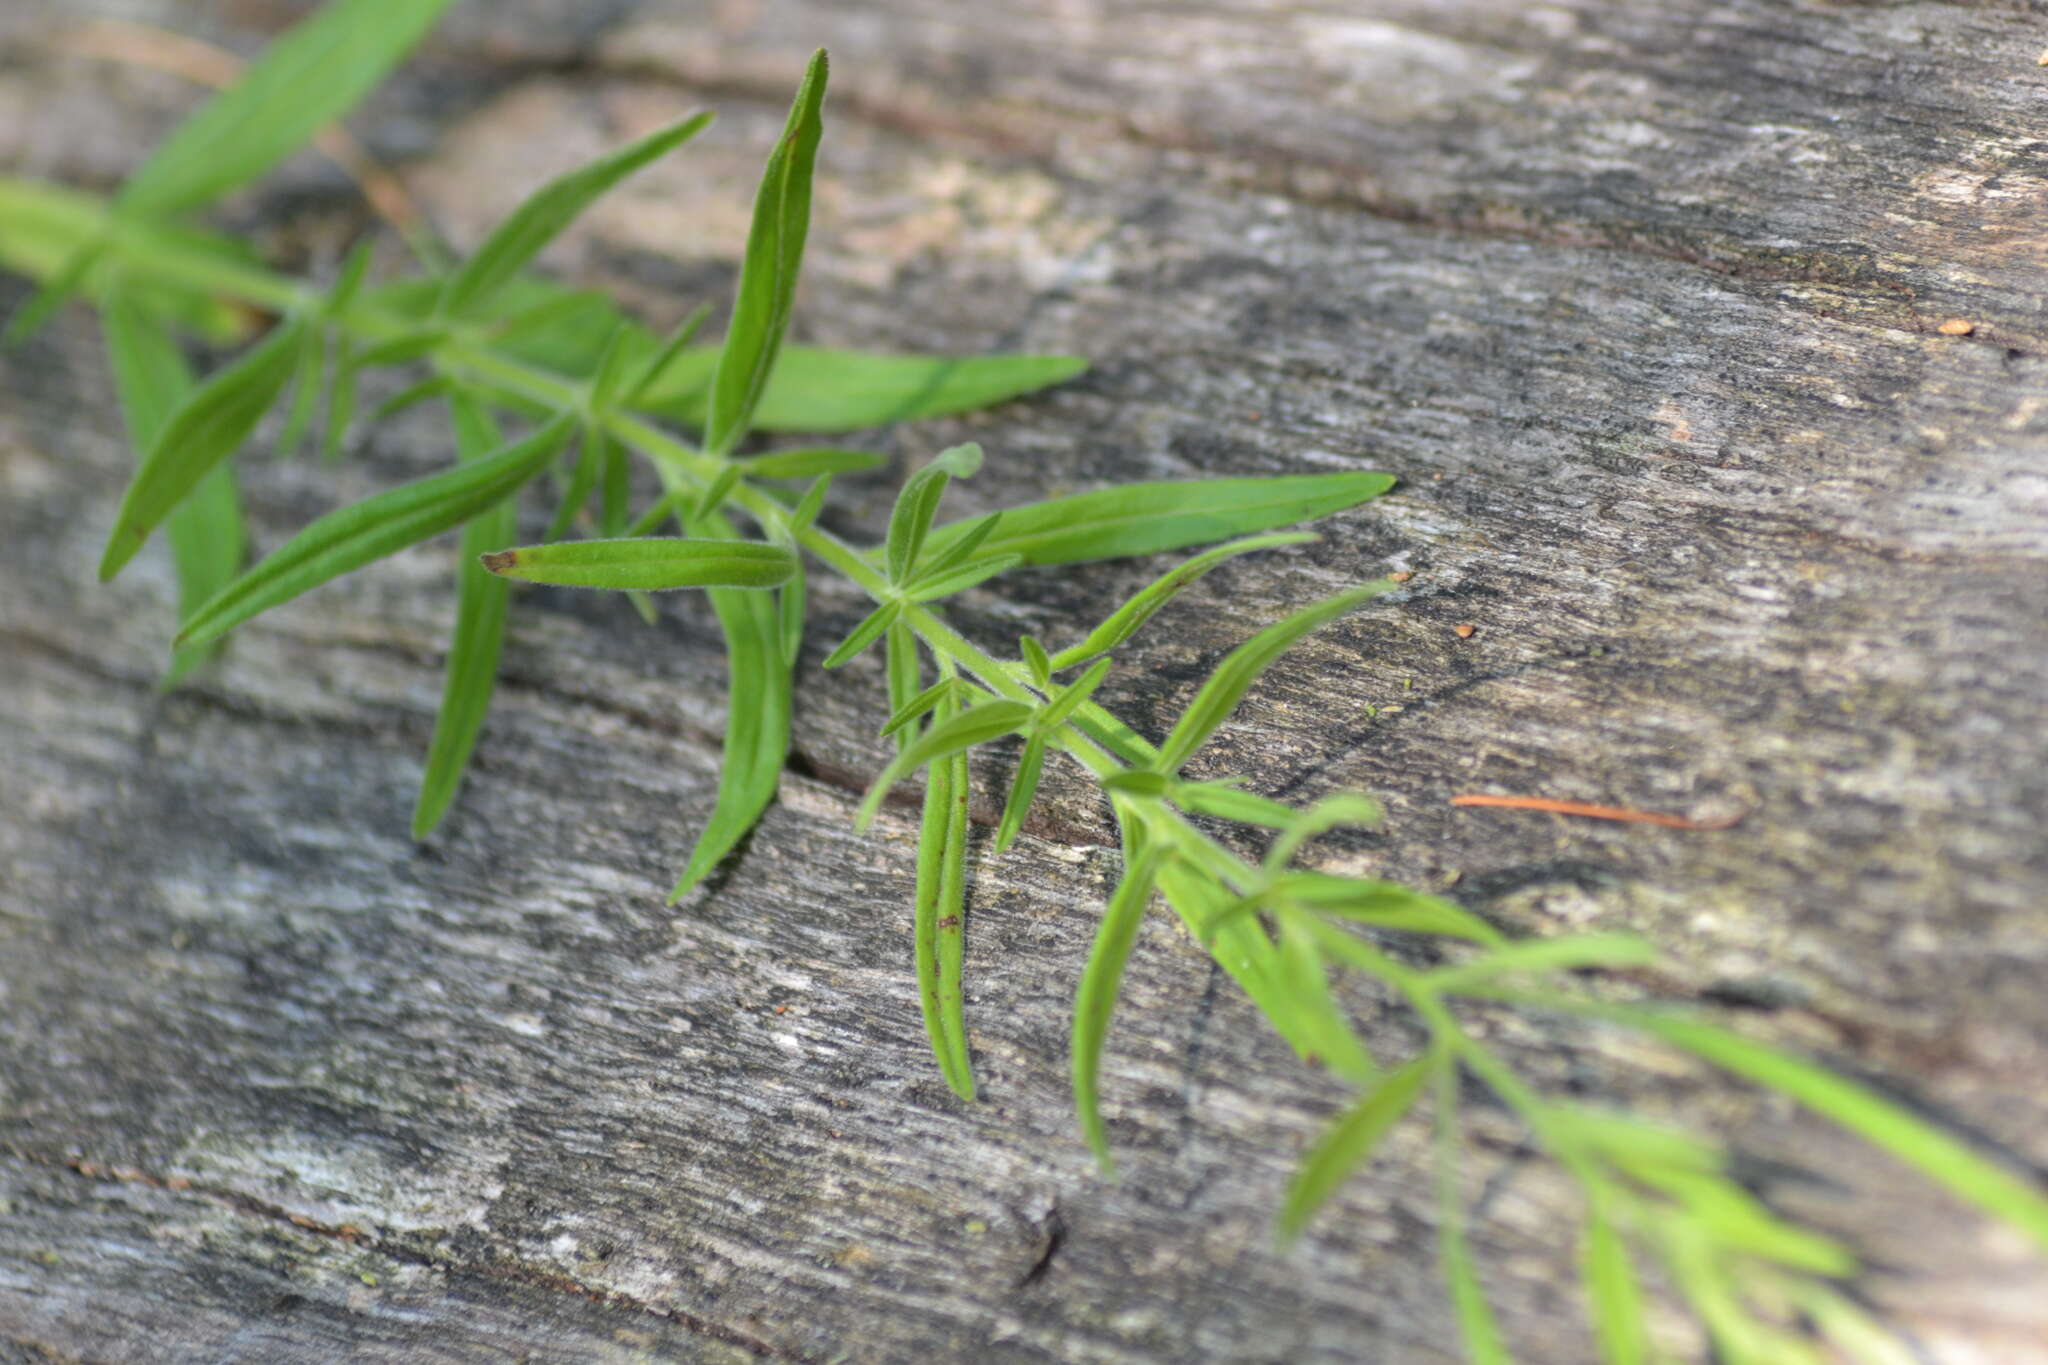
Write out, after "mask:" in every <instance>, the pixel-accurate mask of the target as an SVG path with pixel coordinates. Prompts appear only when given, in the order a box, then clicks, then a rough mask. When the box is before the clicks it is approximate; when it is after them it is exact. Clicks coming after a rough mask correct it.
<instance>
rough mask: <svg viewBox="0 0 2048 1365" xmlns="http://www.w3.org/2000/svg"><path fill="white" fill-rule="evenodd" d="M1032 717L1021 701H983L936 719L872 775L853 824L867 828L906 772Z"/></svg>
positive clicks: (1006, 731) (1009, 730) (1008, 731)
mask: <svg viewBox="0 0 2048 1365" xmlns="http://www.w3.org/2000/svg"><path fill="white" fill-rule="evenodd" d="M1030 719H1031V708H1030V707H1029V706H1026V705H1025V704H1024V703H1023V702H1021V701H1009V700H1007V699H1005V700H999V701H985V702H982V703H980V704H979V705H976V706H970V707H968V708H967V709H966V710H965V711H962V712H961V713H960V714H959V715H957V716H954V717H952V718H951V719H949V720H945V721H943V722H939V723H936V724H934V725H933V726H932V728H931V729H929V730H927V731H925V732H924V733H923V734H922V735H920V736H918V738H917V739H916V740H915V741H914V742H913V743H911V744H910V745H908V746H907V747H906V748H905V749H904V750H903V752H902V753H900V754H898V755H896V758H895V760H894V761H893V762H891V763H890V764H889V766H888V767H886V768H884V769H883V770H882V775H881V776H880V777H878V778H876V779H875V783H874V785H873V786H872V787H869V788H868V794H867V796H866V798H865V799H864V800H862V802H861V803H860V811H859V813H858V814H857V815H856V816H855V817H854V824H855V826H856V827H857V828H859V829H861V830H866V829H867V827H868V825H869V824H871V823H872V822H873V821H874V818H875V812H876V811H877V810H878V809H880V808H881V804H882V798H883V797H885V796H887V795H888V794H889V789H890V788H891V787H893V786H895V785H896V783H897V782H898V781H900V780H901V779H902V778H903V777H905V776H906V775H907V774H910V773H913V772H916V771H917V770H918V769H919V768H921V767H923V766H924V765H925V764H927V763H929V762H931V761H932V760H933V759H937V758H944V757H945V756H946V755H947V754H952V753H958V752H960V751H961V750H963V749H968V748H971V747H973V746H974V745H976V744H986V743H988V742H989V741H990V740H992V739H1001V738H1002V737H1003V736H1004V735H1007V734H1011V733H1013V732H1015V731H1017V730H1019V729H1022V728H1023V727H1024V725H1025V723H1026V722H1027V721H1029V720H1030Z"/></svg>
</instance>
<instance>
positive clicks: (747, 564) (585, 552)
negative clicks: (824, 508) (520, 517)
mask: <svg viewBox="0 0 2048 1365" xmlns="http://www.w3.org/2000/svg"><path fill="white" fill-rule="evenodd" d="M484 567H485V568H487V569H489V570H490V571H491V572H492V573H495V574H503V575H505V576H506V577H507V578H519V579H524V580H525V581H526V582H529V583H550V584H554V585H556V586H558V587H566V588H613V589H629V590H633V591H638V592H663V591H666V590H668V589H670V588H754V589H759V588H773V587H776V586H778V585H780V584H782V583H786V582H788V581H789V576H790V574H791V573H792V572H794V571H795V568H796V556H795V555H793V554H791V553H790V551H789V550H788V549H786V548H784V547H783V546H780V545H768V544H764V543H762V542H760V541H756V540H685V539H682V538H680V537H676V536H645V537H641V538H638V539H633V540H567V541H561V542H558V543H556V544H553V545H527V546H522V547H521V548H519V549H516V550H500V551H499V552H498V553H496V554H491V555H486V556H484ZM777 652H778V653H780V650H779V649H778V650H777Z"/></svg>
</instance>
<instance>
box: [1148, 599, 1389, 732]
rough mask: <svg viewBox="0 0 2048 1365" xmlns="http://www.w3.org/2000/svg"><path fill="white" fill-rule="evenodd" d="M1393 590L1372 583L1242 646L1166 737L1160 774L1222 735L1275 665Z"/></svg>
mask: <svg viewBox="0 0 2048 1365" xmlns="http://www.w3.org/2000/svg"><path fill="white" fill-rule="evenodd" d="M1391 586H1392V584H1391V583H1389V582H1388V581H1387V580H1385V579H1382V580H1381V581H1379V582H1377V583H1368V584H1367V585H1366V586H1364V587H1362V588H1352V589H1351V590H1349V591H1348V592H1340V593H1338V594H1337V595H1336V596H1335V597H1329V598H1325V599H1324V600H1323V601H1321V602H1318V603H1316V604H1315V605H1314V606H1312V607H1305V608H1303V609H1302V610H1300V611H1298V612H1296V613H1294V614H1293V615H1292V616H1289V617H1287V618H1286V619H1285V620H1282V621H1276V622H1275V623H1274V624H1272V625H1270V626H1267V627H1266V628H1265V629H1264V630H1262V631H1260V632H1259V633H1258V634H1257V635H1254V636H1253V637H1252V638H1251V639H1249V640H1247V641H1245V642H1244V643H1243V644H1241V645H1239V646H1238V647H1237V648H1236V649H1234V650H1232V651H1231V652H1230V653H1229V654H1228V655H1226V656H1225V657H1224V660H1223V662H1222V663H1220V664H1218V665H1217V666H1216V671H1215V672H1213V673H1211V674H1210V675H1209V678H1208V681H1206V682H1204V683H1203V684H1202V689H1201V691H1199V692H1197V693H1196V694H1195V699H1194V700H1193V701H1192V702H1189V703H1188V709H1187V710H1186V711H1184V712H1183V713H1182V714H1181V718H1180V721H1179V723H1178V724H1176V725H1175V726H1174V727H1173V733H1172V734H1170V735H1168V736H1167V737H1166V743H1164V744H1162V745H1161V746H1160V747H1159V768H1160V770H1161V771H1163V772H1177V771H1179V769H1180V766H1181V765H1182V764H1183V763H1186V762H1187V761H1188V759H1189V758H1190V757H1191V756H1192V755H1193V754H1194V752H1195V750H1197V749H1199V748H1201V747H1202V744H1203V743H1204V742H1205V741H1206V740H1207V739H1208V738H1209V736H1210V735H1212V734H1214V733H1215V732H1216V727H1217V726H1219V725H1221V724H1222V723H1223V721H1224V719H1225V718H1226V717H1228V716H1229V715H1230V713H1231V712H1232V711H1235V710H1236V709H1237V704H1238V702H1240V701H1241V700H1243V699H1244V694H1245V693H1246V692H1247V691H1249V690H1250V689H1251V685H1252V684H1253V683H1255V682H1257V681H1258V679H1259V675H1260V674H1262V673H1264V672H1265V671H1266V669H1267V668H1269V667H1270V666H1271V665H1272V664H1273V661H1274V660H1276V659H1278V658H1279V657H1280V656H1281V655H1282V654H1284V653H1285V652H1286V651H1287V650H1288V649H1289V648H1290V647H1292V646H1293V644H1294V643H1295V642H1296V641H1297V640H1299V639H1301V638H1302V637H1303V636H1304V635H1307V634H1309V633H1310V632H1312V631H1317V630H1321V629H1322V628H1323V627H1324V626H1326V625H1328V624H1329V623H1330V622H1332V621H1334V620H1336V619H1337V618H1338V617H1340V616H1342V615H1344V614H1345V613H1346V612H1348V611H1350V610H1352V609H1353V608H1355V607H1357V606H1358V605H1360V604H1361V603H1363V602H1366V601H1368V600H1369V599H1371V598H1374V597H1377V596H1379V595H1380V594H1381V593H1383V592H1385V591H1387V589H1388V588H1390V587H1391Z"/></svg>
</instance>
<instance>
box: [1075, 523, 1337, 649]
mask: <svg viewBox="0 0 2048 1365" xmlns="http://www.w3.org/2000/svg"><path fill="white" fill-rule="evenodd" d="M1315 539H1317V537H1316V536H1314V535H1313V534H1311V533H1309V532H1307V531H1282V532H1279V533H1277V534H1275V535H1269V536H1248V537H1246V538H1245V539H1243V540H1233V541H1231V542H1230V543H1229V544H1228V545H1218V546H1217V547H1216V548H1215V549H1213V550H1209V551H1205V552H1204V553H1202V554H1198V555H1196V556H1195V557H1194V558H1193V559H1190V560H1188V561H1187V562H1186V563H1185V564H1182V565H1180V566H1179V567H1177V568H1175V569H1174V570H1172V571H1171V572H1170V573H1167V574H1165V575H1163V576H1161V577H1160V578H1159V579H1157V580H1156V581H1154V582H1153V584H1152V585H1151V586H1150V587H1148V588H1146V589H1145V590H1144V591H1142V592H1140V593H1139V594H1138V595H1137V596H1135V597H1133V598H1132V599H1131V600H1130V601H1128V602H1126V603H1124V604H1123V605H1122V606H1121V607H1118V608H1117V609H1116V611H1115V612H1113V613H1111V615H1110V616H1109V619H1107V620H1105V621H1104V622H1103V623H1102V624H1101V625H1099V626H1097V627H1096V628H1095V629H1094V630H1093V631H1091V632H1089V635H1088V638H1087V639H1085V640H1083V641H1082V642H1081V643H1080V644H1078V645H1075V646H1074V647H1073V648H1072V649H1063V650H1061V651H1060V653H1059V657H1057V658H1056V659H1054V660H1053V662H1052V667H1053V669H1054V670H1055V671H1058V670H1060V669H1066V668H1072V667H1073V666H1074V665H1075V664H1079V663H1086V662H1087V661H1088V660H1090V659H1092V658H1094V657H1095V656H1096V655H1098V654H1106V653H1108V652H1109V651H1110V650H1112V649H1115V648H1116V647H1117V646H1118V645H1120V644H1122V643H1123V642H1124V641H1126V640H1128V639H1130V638H1131V637H1132V636H1133V635H1136V634H1137V633H1138V631H1139V630H1141V629H1142V628H1143V627H1144V625H1145V623H1146V622H1147V621H1150V620H1151V619H1152V618H1153V616H1154V615H1156V614H1157V613H1158V611H1159V609H1160V608H1161V607H1163V606H1165V605H1166V604H1167V603H1168V602H1171V601H1172V600H1173V599H1174V596H1175V595H1176V594H1177V593H1179V592H1180V590H1181V589H1182V588H1185V587H1187V586H1188V585H1189V584H1190V583H1193V582H1194V581H1195V580H1196V579H1198V578H1200V577H1201V576H1202V575H1203V574H1205V573H1207V572H1209V570H1211V569H1213V568H1215V567H1216V566H1217V565H1218V564H1221V563H1222V562H1223V561H1224V560H1226V559H1235V558H1236V557H1237V556H1238V555H1243V554H1250V553H1251V552H1252V551H1254V550H1270V549H1273V548H1275V547H1277V546H1281V545H1301V544H1305V543H1306V542H1308V541H1311V540H1315Z"/></svg>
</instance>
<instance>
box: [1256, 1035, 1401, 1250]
mask: <svg viewBox="0 0 2048 1365" xmlns="http://www.w3.org/2000/svg"><path fill="white" fill-rule="evenodd" d="M1429 1066H1430V1062H1429V1058H1427V1057H1418V1058H1416V1059H1415V1060H1414V1061H1412V1062H1409V1063H1408V1064H1407V1065H1406V1066H1402V1067H1399V1068H1397V1069H1395V1070H1393V1071H1390V1072H1388V1073H1387V1075H1386V1076H1385V1078H1384V1079H1382V1080H1381V1081H1380V1082H1379V1083H1378V1084H1376V1085H1374V1086H1373V1087H1372V1088H1370V1089H1369V1090H1367V1091H1366V1092H1365V1095H1364V1097H1363V1098H1361V1099H1360V1100H1359V1101H1358V1103H1356V1104H1354V1105H1352V1106H1351V1108H1349V1109H1347V1110H1345V1111H1344V1114H1343V1116H1342V1117H1341V1118H1339V1119H1338V1120H1337V1121H1336V1122H1335V1123H1333V1124H1331V1125H1330V1126H1329V1128H1328V1129H1327V1130H1325V1131H1324V1133H1323V1135H1322V1136H1321V1137H1320V1138H1318V1139H1316V1144H1315V1146H1313V1147H1311V1148H1310V1149H1309V1153H1308V1155H1307V1156H1306V1157H1304V1158H1303V1159H1302V1163H1301V1169H1299V1170H1298V1171H1296V1172H1295V1173H1294V1179H1293V1180H1292V1181H1291V1182H1290V1183H1289V1184H1288V1186H1287V1197H1286V1199H1285V1200H1283V1201H1282V1203H1281V1205H1280V1236H1281V1237H1282V1239H1284V1240H1287V1241H1292V1240H1293V1239H1294V1238H1296V1237H1299V1236H1300V1235H1301V1233H1302V1230H1303V1229H1304V1228H1306V1227H1307V1226H1308V1222H1309V1219H1311V1218H1313V1217H1315V1215H1316V1210H1318V1209H1320V1208H1322V1206H1323V1205H1324V1204H1326V1203H1328V1202H1329V1199H1330V1196H1331V1195H1333V1194H1335V1193H1336V1192H1337V1190H1338V1189H1339V1188H1340V1187H1341V1186H1342V1185H1343V1184H1344V1182H1345V1181H1346V1180H1348V1179H1350V1177H1351V1175H1352V1173H1353V1172H1354V1171H1356V1170H1358V1168H1359V1167H1360V1166H1363V1165H1364V1164H1365V1161H1366V1158H1368V1157H1370V1156H1371V1155H1372V1153H1373V1151H1374V1149H1375V1148H1377V1147H1378V1146H1379V1145H1380V1141H1381V1140H1382V1139H1383V1138H1385V1137H1386V1135H1387V1134H1388V1133H1389V1132H1390V1131H1391V1130H1392V1129H1393V1127H1394V1125H1395V1124H1397V1123H1399V1122H1400V1121H1401V1119H1402V1118H1403V1117H1404V1116H1405V1115H1406V1114H1407V1113H1408V1111H1409V1110H1410V1109H1412V1108H1414V1106H1415V1100H1416V1097H1417V1096H1418V1095H1420V1094H1421V1093H1422V1083H1423V1082H1424V1081H1425V1080H1427V1079H1429Z"/></svg>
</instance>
